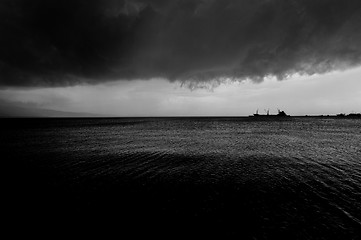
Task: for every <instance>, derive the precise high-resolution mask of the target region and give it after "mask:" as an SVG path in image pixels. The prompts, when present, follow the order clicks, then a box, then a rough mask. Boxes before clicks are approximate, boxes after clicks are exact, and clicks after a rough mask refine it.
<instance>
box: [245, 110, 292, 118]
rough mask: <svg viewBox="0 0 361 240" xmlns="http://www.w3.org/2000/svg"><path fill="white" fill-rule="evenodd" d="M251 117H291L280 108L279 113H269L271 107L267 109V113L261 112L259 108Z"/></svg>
mask: <svg viewBox="0 0 361 240" xmlns="http://www.w3.org/2000/svg"><path fill="white" fill-rule="evenodd" d="M250 117H260V118H262V117H290V115H287V114H286V113H285V111H281V110H280V109H278V114H269V109H268V110H267V111H266V114H259V113H258V109H257V111H256V113H254V114H253V115H251V116H250Z"/></svg>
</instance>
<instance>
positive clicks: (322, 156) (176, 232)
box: [0, 118, 361, 239]
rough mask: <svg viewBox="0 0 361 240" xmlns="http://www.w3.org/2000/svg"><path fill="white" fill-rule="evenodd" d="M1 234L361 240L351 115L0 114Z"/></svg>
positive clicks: (357, 155) (360, 150)
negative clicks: (36, 116) (255, 117)
mask: <svg viewBox="0 0 361 240" xmlns="http://www.w3.org/2000/svg"><path fill="white" fill-rule="evenodd" d="M1 126H2V127H1V137H0V140H1V151H2V156H3V157H2V160H1V162H2V163H3V164H2V165H3V168H2V172H3V176H5V179H4V180H3V183H5V187H4V190H3V193H4V194H3V196H2V198H3V199H5V200H6V203H5V204H4V205H3V206H4V209H5V210H6V212H7V214H6V215H4V216H5V217H6V221H7V223H8V226H9V228H14V229H15V230H14V234H16V233H19V232H20V233H21V232H26V233H29V234H30V233H32V234H45V232H47V230H50V235H49V236H53V235H55V236H57V235H59V234H65V235H67V234H69V236H70V234H71V233H74V232H76V233H77V234H80V235H83V236H85V235H92V234H101V235H103V234H107V233H112V234H115V236H119V237H124V236H134V237H136V236H142V237H150V236H156V237H166V238H170V239H171V238H175V237H194V236H197V237H210V236H213V237H218V238H222V239H224V238H239V239H280V238H287V239H361V234H360V233H361V119H337V118H288V119H285V120H272V121H269V120H264V121H256V120H252V119H250V118H112V119H2V120H1Z"/></svg>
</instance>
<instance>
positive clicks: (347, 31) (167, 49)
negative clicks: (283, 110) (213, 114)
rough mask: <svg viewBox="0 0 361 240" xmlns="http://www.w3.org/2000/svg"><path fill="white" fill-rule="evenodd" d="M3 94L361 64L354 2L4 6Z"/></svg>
mask: <svg viewBox="0 0 361 240" xmlns="http://www.w3.org/2000/svg"><path fill="white" fill-rule="evenodd" d="M0 32H1V38H0V85H2V86H40V85H43V86H59V85H60V86H61V85H75V84H78V83H81V82H88V83H99V82H102V81H109V80H116V79H126V80H131V79H148V78H153V77H163V78H167V79H169V80H171V81H174V80H180V81H194V82H198V81H207V80H209V79H217V78H222V77H230V78H240V79H245V78H250V79H252V80H254V81H262V79H263V78H264V77H267V76H276V77H277V78H279V79H282V78H284V77H287V76H288V75H291V74H294V73H300V74H314V73H324V72H328V71H331V70H335V69H346V68H349V67H354V66H357V65H360V63H361V1H360V0H174V1H169V0H137V1H130V0H128V1H125V0H71V1H70V0H69V1H66V0H32V1H27V0H3V1H1V2H0Z"/></svg>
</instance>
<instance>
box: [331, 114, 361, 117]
mask: <svg viewBox="0 0 361 240" xmlns="http://www.w3.org/2000/svg"><path fill="white" fill-rule="evenodd" d="M336 116H337V117H342V118H361V113H350V114H344V113H339V114H337V115H336Z"/></svg>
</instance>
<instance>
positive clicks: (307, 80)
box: [0, 68, 361, 117]
mask: <svg viewBox="0 0 361 240" xmlns="http://www.w3.org/2000/svg"><path fill="white" fill-rule="evenodd" d="M360 77H361V68H357V69H353V70H348V71H344V72H334V73H329V74H325V75H314V76H293V77H291V78H290V79H287V80H283V81H277V80H275V79H273V78H270V79H267V80H265V81H264V82H262V83H259V84H255V83H252V82H251V81H243V82H227V83H224V84H221V85H220V86H218V87H216V88H214V89H212V90H206V89H197V90H193V91H191V90H189V89H188V88H186V87H182V86H181V84H180V83H170V82H168V81H166V80H164V79H152V80H148V81H141V80H139V81H116V82H111V83H106V84H99V85H82V86H74V87H61V88H39V89H21V90H20V89H7V90H1V91H0V98H1V100H2V101H6V102H7V103H8V104H10V105H11V104H15V105H17V106H19V105H21V106H25V107H28V108H29V107H30V108H31V107H36V108H42V109H51V110H57V111H67V112H87V113H95V114H104V115H111V116H126V117H128V116H247V115H250V114H252V113H254V112H255V111H256V109H259V110H260V112H261V113H262V112H263V110H264V109H270V111H271V113H276V112H277V108H280V109H282V110H285V111H286V112H287V113H288V114H291V115H306V114H309V115H318V114H336V113H339V112H345V113H349V112H353V111H355V112H360V111H361V81H360Z"/></svg>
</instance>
